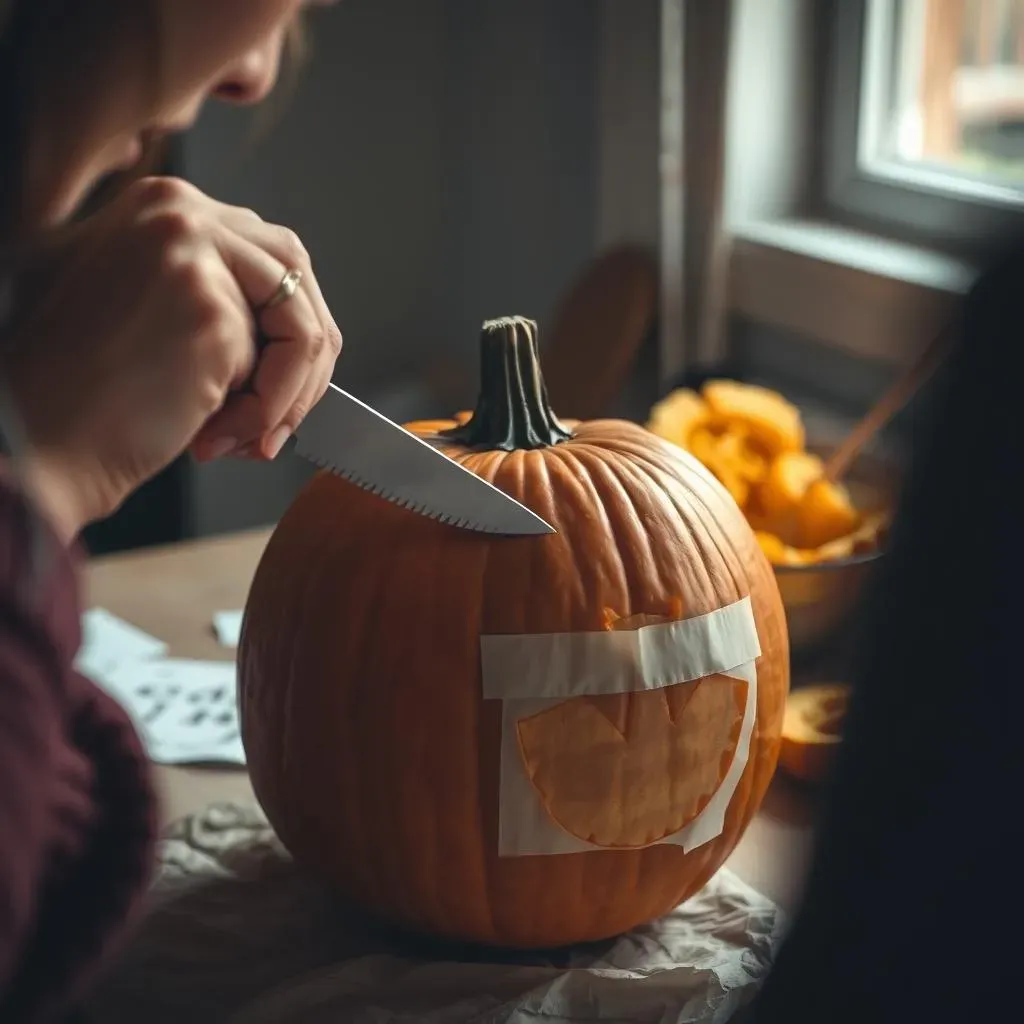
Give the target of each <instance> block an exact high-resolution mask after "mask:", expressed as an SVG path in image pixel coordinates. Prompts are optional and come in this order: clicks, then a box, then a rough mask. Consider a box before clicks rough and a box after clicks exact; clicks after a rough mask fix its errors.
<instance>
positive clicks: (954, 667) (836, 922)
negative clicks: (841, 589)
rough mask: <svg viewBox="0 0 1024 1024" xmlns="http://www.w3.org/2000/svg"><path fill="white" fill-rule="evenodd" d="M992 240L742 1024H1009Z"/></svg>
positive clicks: (1004, 401)
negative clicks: (836, 741) (833, 757)
mask: <svg viewBox="0 0 1024 1024" xmlns="http://www.w3.org/2000/svg"><path fill="white" fill-rule="evenodd" d="M992 246H993V249H994V250H995V256H994V257H993V258H992V259H991V261H990V265H989V266H988V267H987V268H986V270H985V271H984V272H983V273H981V274H980V275H979V277H978V279H977V281H976V282H975V284H974V286H973V287H972V289H971V290H970V293H969V294H968V295H967V297H966V298H965V300H964V302H963V303H962V306H961V308H960V310H959V311H958V313H957V316H956V320H955V335H954V339H953V346H952V351H951V352H950V354H949V356H948V357H947V363H946V365H945V366H944V367H943V370H942V374H941V377H940V378H939V380H937V381H936V382H935V385H936V386H935V389H934V391H933V392H932V393H931V394H930V395H929V403H928V406H927V409H926V412H925V414H924V416H923V417H922V418H921V419H920V420H919V421H918V424H917V427H916V429H915V432H914V436H913V445H912V449H913V450H912V453H911V460H910V464H909V467H908V470H907V474H906V478H905V480H904V482H903V485H902V498H901V503H900V509H899V512H898V515H897V517H896V521H895V524H894V530H893V535H892V540H891V546H890V550H889V551H888V552H887V554H886V556H885V558H884V559H883V560H882V562H881V563H880V568H879V570H878V575H877V578H876V579H875V580H874V581H873V583H874V585H873V587H872V592H871V593H870V594H869V595H868V600H867V601H866V604H865V608H864V616H863V624H862V628H861V630H860V633H861V639H860V643H859V652H860V653H859V656H858V657H857V658H856V659H855V661H856V664H855V670H854V673H853V694H852V699H851V704H850V708H849V711H848V716H847V722H846V724H845V727H844V738H843V744H842V747H841V750H840V756H839V759H838V763H837V765H836V769H835V772H834V776H833V778H832V779H831V780H830V784H829V786H828V787H827V789H826V792H825V795H824V799H823V815H822V820H821V821H820V823H819V834H818V837H817V848H816V850H815V853H814V857H813V862H812V867H811V871H810V874H809V877H808V879H807V883H806V887H805V890H804V893H803V898H802V903H801V906H800V908H799V909H798V912H797V914H796V916H795V919H794V920H793V922H792V926H791V930H790V932H789V934H788V936H787V938H786V939H785V941H784V942H783V944H782V947H781V949H780V951H779V954H778V957H777V959H776V963H775V965H774V968H773V969H772V971H771V972H770V973H769V975H768V978H767V980H766V982H765V984H764V987H763V989H762V991H761V992H760V994H759V996H758V998H756V999H755V1000H754V1002H753V1005H752V1007H751V1008H750V1012H749V1015H748V1016H747V1017H745V1018H744V1021H745V1024H804V1022H807V1024H811V1022H814V1024H823V1022H828V1024H854V1022H856V1024H868V1022H870V1024H897V1022H899V1024H903V1022H905V1021H928V1022H930V1024H937V1022H942V1021H950V1022H953V1021H958V1022H959V1021H971V1022H975V1021H977V1022H982V1021H998V1020H1012V1019H1013V1017H1014V1016H1017V1017H1018V1019H1019V1013H1020V1010H1019V1009H1018V1010H1017V1012H1016V1013H1015V1012H1014V1011H1013V1009H1012V1007H1013V1006H1014V1005H1017V1004H1019V1002H1020V999H1019V997H1018V996H1017V995H1016V992H1015V983H1014V982H1013V980H1012V979H1013V978H1014V977H1016V976H1017V975H1018V974H1019V963H1020V952H1021V948H1022V946H1021V920H1022V911H1024V900H1022V899H1021V896H1020V891H1021V886H1020V880H1019V878H1017V877H1016V872H1017V871H1018V870H1019V861H1018V860H1017V857H1019V856H1020V851H1021V842H1022V840H1024V827H1022V826H1021V821H1020V818H1018V816H1017V811H1016V810H1015V809H1014V808H1015V807H1016V806H1017V805H1015V804H1014V800H1015V799H1016V798H1017V796H1019V794H1020V792H1021V784H1022V783H1024V758H1022V755H1021V751H1022V749H1024V742H1022V738H1021V724H1022V723H1024V686H1022V685H1021V682H1022V678H1021V675H1020V668H1019V667H1016V668H1015V667H1014V661H1013V659H1012V657H1010V655H1011V653H1012V651H1013V649H1014V648H1015V647H1016V644H1017V640H1018V639H1019V637H1020V633H1021V626H1020V608H1021V604H1020V593H1019V588H1020V585H1021V580H1022V579H1024V545H1022V544H1021V540H1020V534H1019V532H1018V531H1019V530H1020V528H1021V516H1020V510H1019V508H1018V506H1017V501H1016V499H1015V497H1014V495H1015V494H1019V493H1020V492H1018V491H1017V490H1016V484H1015V483H1014V481H1016V482H1017V483H1020V479H1021V478H1020V473H1021V467H1022V463H1021V455H1020V453H1021V451H1022V449H1024V418H1022V416H1021V401H1020V394H1021V391H1020V389H1021V381H1022V380H1024V350H1022V347H1021V344H1020V339H1021V338H1022V337H1024V302H1022V301H1021V282H1022V281H1024V244H1022V242H1021V241H1020V240H1015V239H994V240H992Z"/></svg>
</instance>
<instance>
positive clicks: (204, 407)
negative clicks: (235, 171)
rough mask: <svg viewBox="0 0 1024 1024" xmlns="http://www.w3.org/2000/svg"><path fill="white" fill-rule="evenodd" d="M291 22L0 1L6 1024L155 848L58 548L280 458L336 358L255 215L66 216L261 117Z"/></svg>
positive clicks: (184, 204) (158, 206) (217, 3)
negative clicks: (141, 170)
mask: <svg viewBox="0 0 1024 1024" xmlns="http://www.w3.org/2000/svg"><path fill="white" fill-rule="evenodd" d="M321 2H322V0H321ZM306 6H309V4H308V3H304V2H302V0H0V296H2V303H0V427H2V440H3V443H4V456H3V460H2V465H0V1020H2V1021H3V1022H4V1024H21V1022H26V1021H31V1022H35V1021H43V1020H54V1019H60V1018H62V1017H63V1016H64V1015H65V1014H66V1013H68V1012H70V1011H71V1010H72V1009H73V1007H74V1005H75V1004H76V1001H77V1000H78V997H79V996H80V994H81V992H82V988H83V986H85V985H87V984H88V982H89V980H90V978H92V977H93V976H94V975H95V972H96V971H97V970H98V969H99V968H100V966H101V965H102V963H103V961H104V958H105V957H107V956H109V955H110V953H111V951H112V950H113V949H115V948H116V944H117V942H118V941H119V939H120V938H121V937H122V936H123V934H124V930H125V928H126V927H128V926H129V925H130V922H131V920H132V918H133V915H134V913H135V910H136V908H137V906H138V904H139V899H140V894H141V893H142V892H144V890H145V886H146V884H147V880H148V878H149V874H150V870H151V861H152V856H153V850H154V836H155V830H156V814H157V812H156V804H155V798H154V793H153V789H152V785H151V781H150V777H149V772H148V769H147V762H146V759H145V756H144V754H143V750H142V748H141V746H140V742H139V739H138V737H137V735H136V733H135V731H134V730H133V728H132V726H131V724H130V722H129V720H128V719H127V718H126V716H125V715H124V713H123V712H122V710H121V709H120V708H119V707H118V706H117V705H116V704H114V702H113V701H112V700H110V699H109V698H108V697H107V696H105V695H104V694H103V693H102V692H101V691H100V690H98V689H97V688H96V687H95V686H93V685H92V684H91V683H90V682H89V681H87V680H86V679H85V678H83V677H82V676H80V675H79V674H77V673H76V672H75V671H74V667H73V661H74V658H75V655H76V650H77V648H78V645H79V642H80V625H79V622H80V604H79V601H80V595H79V593H78V589H77V584H76V565H77V562H78V557H79V556H78V554H77V553H76V545H75V539H76V537H77V535H78V534H79V532H80V531H81V529H82V528H83V526H84V525H86V524H88V523H90V522H93V521H95V520H97V519H99V518H102V517H105V516H107V515H108V514H110V513H111V512H112V511H113V510H115V509H116V508H117V507H118V506H119V504H120V503H121V502H122V501H123V500H124V499H125V497H126V496H127V495H128V494H130V493H131V492H132V491H133V490H135V489H136V488H138V487H139V486H140V485H141V484H143V483H144V482H145V481H146V480H147V479H149V478H150V477H152V476H153V475H154V474H156V473H157V472H159V471H160V470H161V469H163V468H164V467H165V466H167V465H168V464H169V463H170V462H171V461H172V460H174V459H175V458H177V457H179V456H180V455H181V454H183V453H185V452H187V451H191V452H192V453H193V454H194V456H195V457H196V458H198V459H200V460H209V459H215V458H223V457H229V456H237V457H248V458H257V459H272V458H274V457H275V455H276V454H277V453H278V452H279V451H280V449H281V446H282V444H283V443H284V441H285V440H286V439H287V437H288V436H289V435H290V434H291V433H292V432H293V431H294V430H295V428H296V427H297V425H298V424H299V423H300V422H301V420H302V418H303V416H304V414H305V413H307V412H308V410H309V409H310V408H311V407H312V406H313V405H314V404H315V403H316V402H317V401H318V400H319V398H320V396H321V395H322V394H323V392H324V391H325V390H326V387H327V383H328V381H329V380H330V378H331V374H332V371H333V369H334V363H335V359H336V357H337V355H338V352H339V351H340V347H341V335H340V333H339V331H338V328H337V326H336V324H335V321H334V319H333V318H332V316H331V313H330V312H329V310H328V308H327V305H326V303H325V301H324V298H323V295H322V294H321V291H320V288H319V287H318V284H317V280H316V277H315V274H314V272H313V269H312V267H311V264H310V260H309V257H308V256H307V254H306V252H305V251H304V250H303V247H302V245H301V244H300V242H299V241H298V239H297V238H296V237H295V236H294V234H292V233H291V232H290V231H287V230H285V229H284V228H282V227H280V226H276V225H272V224H268V223H265V222H264V221H263V220H262V219H261V218H260V217H259V216H257V215H256V214H255V213H253V212H251V211H248V210H242V209H236V208H232V207H230V206H227V205H224V204H223V203H220V202H217V201H216V200H214V199H212V198H210V197H208V196H206V195H204V194H202V193H201V192H200V191H199V190H197V189H196V188H193V187H191V186H190V185H188V184H186V183H184V182H182V181H177V180H173V179H169V178H166V177H158V176H145V175H142V176H137V177H136V179H135V180H132V181H130V182H129V183H128V184H126V185H125V187H124V188H122V189H120V190H119V191H117V192H116V193H115V194H114V195H113V197H112V198H110V199H109V200H108V201H107V202H105V203H103V204H102V205H101V206H100V208H99V209H97V210H95V211H94V212H91V213H87V214H86V215H82V216H77V215H76V214H77V212H78V211H79V210H80V209H81V208H82V205H83V202H84V201H85V200H86V199H87V197H89V196H90V195H92V194H94V190H95V189H96V187H97V185H99V183H101V182H103V181H108V180H109V176H110V175H111V174H116V173H117V172H120V171H124V170H125V169H128V168H130V167H133V166H135V165H137V164H138V163H139V161H140V160H141V159H142V157H143V155H144V153H145V152H146V151H147V150H148V149H149V148H151V146H152V144H153V143H154V141H159V140H160V139H161V138H162V137H163V136H165V135H167V134H168V133H173V132H177V131H180V130H183V129H185V128H187V127H188V126H189V125H190V124H192V123H193V121H194V120H195V119H196V116H197V114H198V113H199V111H200V108H201V107H202V106H203V104H204V102H205V101H206V100H207V99H208V98H211V97H216V98H218V99H222V100H226V101H228V102H232V103H242V104H248V103H256V102H258V101H260V100H262V99H263V98H264V97H265V96H266V95H267V94H268V93H269V92H270V91H271V89H272V88H273V86H274V83H275V80H276V78H277V74H278V68H279V65H280V62H281V55H282V51H283V48H284V42H285V39H286V36H287V35H288V33H289V31H290V29H291V26H292V25H293V23H294V21H295V19H296V17H297V16H298V15H300V13H301V9H302V8H304V7H306ZM257 328H258V329H259V331H258V332H257ZM258 334H259V336H261V337H262V338H263V339H265V344H260V345H259V346H257V345H256V343H255V339H256V337H257V336H258Z"/></svg>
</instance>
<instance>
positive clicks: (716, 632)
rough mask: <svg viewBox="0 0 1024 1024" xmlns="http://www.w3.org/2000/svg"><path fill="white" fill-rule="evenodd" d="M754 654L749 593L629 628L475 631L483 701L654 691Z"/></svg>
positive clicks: (729, 666)
mask: <svg viewBox="0 0 1024 1024" xmlns="http://www.w3.org/2000/svg"><path fill="white" fill-rule="evenodd" d="M760 655H761V645H760V643H759V642H758V639H757V627H756V626H755V624H754V611H753V608H752V607H751V604H750V598H749V597H745V598H743V599H742V600H740V601H737V602H735V603H734V604H731V605H727V606H726V607H725V608H719V609H716V610H715V611H713V612H708V613H707V614H706V615H697V616H694V617H693V618H691V619H681V620H679V621H677V622H666V623H658V624H656V625H650V626H641V627H639V628H638V629H632V630H601V631H599V632H590V633H526V634H508V635H504V634H503V635H490V636H482V637H481V638H480V661H481V670H482V672H481V674H482V678H483V696H484V698H485V699H490V700H537V699H555V698H557V699H559V700H567V699H569V698H571V697H582V696H591V697H592V696H598V695H601V694H611V693H635V692H637V691H642V690H657V689H661V688H663V687H665V686H673V685H675V684H676V683H685V682H691V681H692V680H694V679H701V678H703V677H704V676H710V675H714V674H715V673H716V672H725V673H728V672H729V670H730V669H734V668H736V667H737V666H738V665H746V664H748V663H749V662H752V661H755V660H756V659H757V658H759V657H760Z"/></svg>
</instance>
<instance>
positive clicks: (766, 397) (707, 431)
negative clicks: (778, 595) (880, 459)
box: [647, 380, 889, 566]
mask: <svg viewBox="0 0 1024 1024" xmlns="http://www.w3.org/2000/svg"><path fill="white" fill-rule="evenodd" d="M647 429H648V430H650V431H651V432H652V433H654V434H657V435H658V436H659V437H663V438H664V439H665V440H667V441H671V442H672V443H673V444H677V445H679V447H680V448H684V449H686V450H687V451H688V452H690V453H691V454H692V455H693V456H694V457H695V458H697V459H698V460H699V461H700V462H702V463H703V464H704V465H705V466H706V467H707V468H708V469H709V470H711V472H712V473H714V474H715V476H716V477H717V478H718V479H719V480H720V481H721V482H722V483H723V484H724V485H725V487H726V489H727V490H728V491H729V493H730V494H731V495H732V497H733V498H734V499H735V501H736V504H737V505H739V506H740V508H741V509H742V510H743V513H744V515H745V516H746V517H747V520H748V521H749V523H750V525H751V526H752V527H753V529H754V530H755V533H756V536H757V541H758V543H759V544H760V545H761V549H762V550H763V551H764V553H765V555H766V556H767V557H768V560H769V561H770V562H771V563H772V564H773V565H776V566H795V565H812V564H817V563H822V562H832V561H837V560H839V559H844V558H850V557H852V556H854V555H861V554H868V553H870V552H873V551H877V550H878V549H879V548H880V547H881V545H882V544H883V543H884V540H885V535H886V531H887V529H888V523H889V515H888V513H887V512H886V511H885V510H882V509H858V508H857V507H856V506H855V505H854V502H853V500H852V498H851V496H850V494H849V492H848V491H847V489H846V488H845V487H844V486H842V485H841V484H838V483H833V482H831V481H830V480H827V479H825V478H824V470H825V466H824V463H823V461H822V459H821V458H820V457H819V456H818V455H816V454H814V453H813V452H809V451H807V450H806V437H805V431H804V426H803V422H802V419H801V416H800V411H799V409H797V408H796V406H795V405H793V404H792V403H791V402H788V401H787V400H786V399H785V398H784V397H783V396H782V395H780V394H779V393H778V392H775V391H772V390H770V389H769V388H765V387H760V386H759V385H756V384H744V383H740V382H739V381H732V380H711V381H708V382H707V383H706V384H705V385H704V387H703V388H702V389H701V391H700V393H699V394H698V393H697V392H696V391H693V390H691V389H689V388H679V389H677V390H676V391H673V392H672V393H671V394H670V395H668V396H667V397H666V398H664V399H662V401H660V402H658V403H657V404H656V405H655V406H654V407H653V409H652V410H651V414H650V418H649V420H648V422H647Z"/></svg>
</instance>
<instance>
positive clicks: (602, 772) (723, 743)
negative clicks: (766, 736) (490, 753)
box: [516, 675, 747, 849]
mask: <svg viewBox="0 0 1024 1024" xmlns="http://www.w3.org/2000/svg"><path fill="white" fill-rule="evenodd" d="M746 691H747V683H746V682H745V681H744V680H741V679H733V678H731V677H729V676H725V675H713V676H706V677H704V678H703V679H698V680H695V681H693V682H688V683H677V684H676V685H675V686H669V687H664V688H662V689H658V690H646V691H643V692H639V693H628V694H612V695H603V696H595V697H575V698H573V699H571V700H567V701H564V702H563V703H561V704H556V705H555V706H554V707H550V708H547V709H545V710H544V711H540V712H537V713H536V714H533V715H529V716H527V717H525V718H522V719H520V720H519V721H518V722H517V723H516V734H517V738H518V742H519V752H520V756H521V757H522V761H523V766H524V768H525V770H526V775H527V778H528V779H529V780H530V783H531V785H532V786H533V788H534V790H535V791H536V793H537V796H538V797H539V799H540V801H541V804H542V806H543V807H544V810H545V811H546V813H547V814H548V816H549V817H550V818H551V820H552V821H553V822H555V824H556V825H558V826H559V828H562V829H564V830H565V831H566V832H568V833H569V834H570V835H572V836H575V837H576V838H577V839H580V840H582V841H583V842H586V843H590V844H591V845H593V846H599V847H604V848H608V849H640V848H643V847H645V846H650V845H652V844H653V843H657V842H660V841H661V840H663V839H666V838H668V837H669V836H671V835H673V834H675V833H676V832H679V831H680V830H681V829H683V828H686V826H687V825H689V824H690V823H691V822H692V821H693V820H694V819H695V818H696V817H697V816H698V815H699V814H700V813H701V811H703V810H704V808H705V807H706V806H707V804H708V801H709V800H710V799H711V797H712V796H714V794H715V792H716V790H718V788H719V787H720V786H721V784H722V782H723V780H724V779H725V776H726V774H727V773H728V771H729V767H730V765H731V764H732V761H733V758H734V757H735V754H736V748H737V746H738V745H739V738H740V730H741V727H742V724H743V711H744V708H745V704H746Z"/></svg>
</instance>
